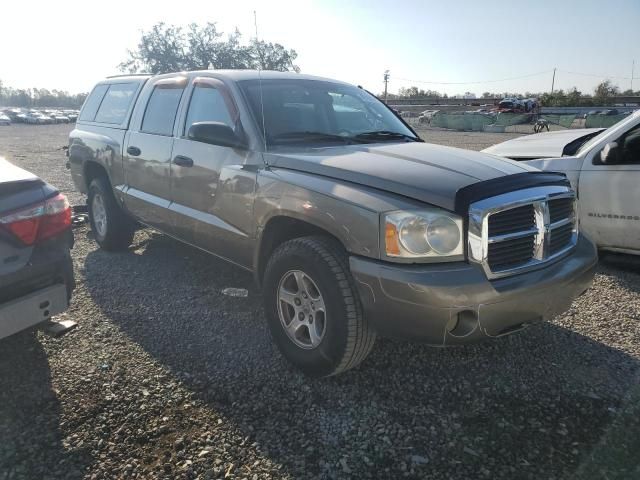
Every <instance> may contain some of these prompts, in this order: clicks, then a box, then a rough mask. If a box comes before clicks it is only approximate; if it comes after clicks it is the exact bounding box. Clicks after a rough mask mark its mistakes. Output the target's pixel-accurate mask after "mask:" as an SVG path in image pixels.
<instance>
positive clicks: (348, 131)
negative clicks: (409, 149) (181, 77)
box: [239, 79, 419, 146]
mask: <svg viewBox="0 0 640 480" xmlns="http://www.w3.org/2000/svg"><path fill="white" fill-rule="evenodd" d="M239 84H240V88H241V90H242V91H243V93H244V95H245V96H246V98H247V99H248V103H249V106H250V107H251V110H252V111H253V114H254V117H255V118H256V121H257V123H258V125H259V127H260V130H262V118H263V116H262V111H263V109H264V128H265V132H266V141H267V145H269V146H274V145H289V144H296V143H298V144H300V143H303V144H309V143H325V142H328V143H329V144H331V143H334V144H341V143H374V142H386V141H419V139H418V138H417V137H416V136H415V135H414V133H413V132H412V131H411V130H410V129H409V128H407V127H406V126H405V125H404V123H403V122H402V121H400V120H399V119H398V118H397V117H396V116H395V115H394V114H393V113H392V112H391V111H390V110H389V109H388V108H387V107H386V106H385V105H384V104H383V103H382V102H380V101H379V100H378V99H377V98H375V97H374V96H372V95H371V94H369V93H367V92H366V91H364V90H362V89H360V88H356V87H352V86H350V85H344V84H340V83H334V82H326V81H320V80H303V79H286V80H263V81H262V92H261V91H260V81H259V80H247V81H242V82H239ZM261 100H262V105H261Z"/></svg>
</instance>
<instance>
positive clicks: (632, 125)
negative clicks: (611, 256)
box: [484, 110, 640, 255]
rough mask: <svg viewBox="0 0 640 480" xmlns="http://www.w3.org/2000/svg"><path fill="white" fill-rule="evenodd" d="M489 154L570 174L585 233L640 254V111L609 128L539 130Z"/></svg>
mask: <svg viewBox="0 0 640 480" xmlns="http://www.w3.org/2000/svg"><path fill="white" fill-rule="evenodd" d="M484 152H485V153H490V154H493V155H499V156H501V157H507V158H511V159H513V160H521V161H526V163H527V164H529V165H531V166H534V167H537V168H539V169H541V170H545V171H557V172H563V173H565V174H566V175H567V177H568V178H569V181H570V182H571V185H572V187H573V188H574V190H576V191H577V192H578V205H579V218H580V229H581V231H582V232H584V233H586V234H587V235H588V236H589V237H590V238H591V239H592V240H593V241H594V242H595V243H596V244H597V245H598V247H599V248H600V249H602V250H611V251H618V252H623V253H631V254H635V255H640V110H638V111H636V112H634V113H633V114H632V115H629V116H628V117H627V118H625V119H623V120H621V121H620V122H618V123H617V124H615V125H613V126H612V127H610V128H608V129H606V130H605V129H582V130H561V131H556V132H549V133H539V134H536V135H528V136H524V137H519V138H516V139H513V140H509V141H507V142H504V143H500V144H497V145H494V146H492V147H489V148H487V149H485V150H484Z"/></svg>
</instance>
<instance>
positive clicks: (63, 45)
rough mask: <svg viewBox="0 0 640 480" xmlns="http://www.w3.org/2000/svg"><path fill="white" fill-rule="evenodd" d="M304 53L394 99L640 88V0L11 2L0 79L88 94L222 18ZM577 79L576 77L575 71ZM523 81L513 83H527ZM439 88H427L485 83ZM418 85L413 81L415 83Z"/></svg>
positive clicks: (3, 26) (312, 68)
mask: <svg viewBox="0 0 640 480" xmlns="http://www.w3.org/2000/svg"><path fill="white" fill-rule="evenodd" d="M254 10H256V11H257V13H258V27H259V34H260V37H262V39H264V40H266V41H271V42H279V43H282V44H283V45H285V46H286V47H288V48H294V49H295V50H297V52H298V54H299V57H298V60H297V63H298V65H299V66H300V67H301V69H302V71H303V72H304V73H309V74H315V75H322V76H327V77H333V78H336V79H340V80H344V81H348V82H351V83H354V84H359V85H363V86H364V87H365V88H367V89H369V90H372V91H374V92H380V91H382V89H383V85H382V75H383V72H384V70H385V69H389V70H390V71H391V83H390V85H389V87H390V91H392V92H395V91H397V89H398V88H400V87H402V86H405V87H406V86H410V85H416V86H418V87H421V88H424V89H425V90H426V89H428V88H431V89H434V90H439V91H442V92H446V93H448V94H449V95H454V94H459V93H464V92H465V91H471V92H474V93H476V94H481V93H482V92H484V91H495V92H503V91H520V92H524V91H527V90H529V91H548V90H549V89H550V87H551V71H552V70H553V68H554V67H557V68H558V72H557V75H556V88H564V89H568V88H570V87H572V86H576V87H578V89H580V90H582V91H583V92H585V93H588V92H591V91H592V90H593V87H594V86H595V85H596V84H597V83H599V82H600V81H601V80H603V79H604V78H610V79H611V80H612V81H613V82H614V83H616V84H618V85H619V86H620V87H621V89H623V90H624V89H627V88H629V86H630V82H631V80H630V77H631V63H632V60H633V59H634V58H635V60H636V63H637V68H636V74H635V75H634V77H635V84H634V88H635V89H640V27H639V25H640V0H606V1H605V0H581V1H579V0H566V1H558V0H553V1H551V0H532V1H525V0H504V1H498V0H481V1H472V0H447V1H427V0H424V1H419V0H407V1H402V0H396V1H383V0H362V1H361V0H341V1H333V0H331V1H329V0H327V1H311V0H295V1H289V0H278V1H276V0H273V1H256V0H233V1H231V2H229V1H227V0H224V1H220V0H208V1H202V2H200V1H198V2H195V1H192V2H175V1H167V0H154V1H134V0H127V1H122V0H109V1H108V2H90V1H88V0H84V1H75V0H57V1H51V0H46V1H44V0H35V1H34V0H30V1H25V0H5V1H4V2H3V5H2V7H1V9H0V12H1V16H0V32H1V38H2V42H1V43H0V79H1V80H3V82H4V83H5V85H9V86H13V87H20V88H22V87H46V88H50V89H51V88H58V89H64V90H69V91H71V92H79V91H88V90H89V89H90V88H91V87H92V86H93V84H94V83H95V82H96V81H97V80H99V79H101V78H102V77H104V76H106V75H110V74H114V73H119V72H118V71H117V65H118V63H120V62H121V61H122V60H124V59H125V58H126V51H127V49H128V48H133V47H135V45H136V44H137V41H138V39H139V37H140V30H141V29H148V28H149V27H150V26H151V25H153V24H154V23H156V22H159V21H164V22H166V23H174V24H181V25H183V24H187V23H190V22H199V23H204V22H206V21H214V22H217V23H218V26H219V27H220V28H221V29H223V30H224V31H231V30H232V29H233V28H234V27H236V26H237V27H238V28H239V29H240V31H241V32H242V33H243V35H244V36H245V37H247V38H248V37H251V36H254V25H253V11H254ZM569 72H574V73H569ZM524 76H526V77H525V78H514V77H524ZM500 79H508V80H502V81H499V82H493V81H492V82H489V83H472V84H449V85H444V84H430V83H418V81H421V82H479V81H488V80H500ZM409 80H413V81H409Z"/></svg>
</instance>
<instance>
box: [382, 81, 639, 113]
mask: <svg viewBox="0 0 640 480" xmlns="http://www.w3.org/2000/svg"><path fill="white" fill-rule="evenodd" d="M471 95H473V94H471V92H465V94H464V95H461V96H460V98H464V97H467V98H469V97H470V96H471ZM621 96H625V97H629V96H637V97H640V90H635V91H633V90H631V89H627V90H624V91H621V90H620V87H618V86H617V85H615V84H613V83H612V82H611V81H610V80H605V81H603V82H601V83H599V84H598V85H597V86H596V87H595V88H594V90H593V93H592V94H584V93H583V92H581V91H580V90H578V89H577V88H576V87H573V88H571V89H570V90H567V91H565V90H563V89H559V90H555V91H554V92H553V93H550V92H525V93H518V92H483V93H482V95H481V96H480V97H479V99H483V98H484V99H493V98H520V99H523V98H537V99H539V100H540V103H541V104H542V105H545V106H554V107H577V106H584V107H589V106H606V105H612V104H614V103H618V100H617V97H621ZM387 98H388V99H389V100H394V99H405V98H416V99H417V98H449V97H448V95H447V94H446V93H441V92H438V91H435V90H423V89H420V88H418V87H402V88H400V89H399V90H398V93H397V94H388V96H387Z"/></svg>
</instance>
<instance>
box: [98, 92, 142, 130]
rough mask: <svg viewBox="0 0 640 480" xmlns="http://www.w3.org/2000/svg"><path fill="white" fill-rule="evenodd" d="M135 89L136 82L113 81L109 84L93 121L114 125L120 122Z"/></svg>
mask: <svg viewBox="0 0 640 480" xmlns="http://www.w3.org/2000/svg"><path fill="white" fill-rule="evenodd" d="M137 90H138V84H137V83H114V84H111V85H109V90H108V91H107V94H106V95H105V96H104V99H103V100H102V103H101V104H100V108H99V109H98V114H97V115H96V118H95V121H96V122H101V123H112V124H116V125H119V124H121V123H122V122H123V121H124V119H125V116H126V115H127V111H128V110H129V106H130V105H131V102H132V101H133V96H134V94H135V93H136V91H137Z"/></svg>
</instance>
